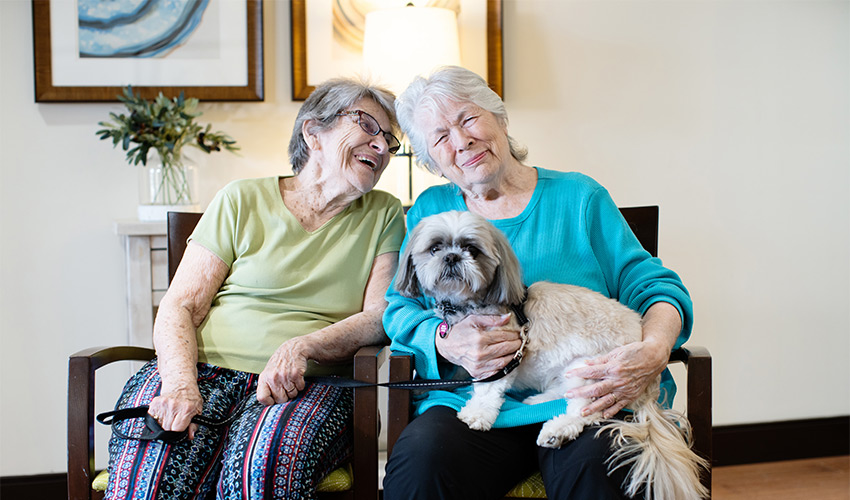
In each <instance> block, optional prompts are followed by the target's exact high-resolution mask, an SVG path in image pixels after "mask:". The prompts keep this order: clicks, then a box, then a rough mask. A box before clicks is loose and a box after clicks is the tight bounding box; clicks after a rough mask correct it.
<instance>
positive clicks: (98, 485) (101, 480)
mask: <svg viewBox="0 0 850 500" xmlns="http://www.w3.org/2000/svg"><path fill="white" fill-rule="evenodd" d="M107 483H109V471H107V470H102V471H100V474H98V475H97V476H96V477H95V478H94V481H92V482H91V489H93V490H94V491H106V485H107Z"/></svg>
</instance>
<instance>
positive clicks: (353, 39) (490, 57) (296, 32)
mask: <svg viewBox="0 0 850 500" xmlns="http://www.w3.org/2000/svg"><path fill="white" fill-rule="evenodd" d="M388 3H390V2H387V1H381V2H378V1H377V0H292V2H291V16H290V19H291V22H292V30H291V35H292V99H293V100H296V101H300V100H304V99H306V98H307V96H309V95H310V93H311V92H313V90H314V89H315V85H316V84H317V83H320V82H322V81H324V80H327V79H328V78H331V77H333V76H339V75H344V74H359V73H360V70H361V67H362V56H361V55H360V54H361V53H360V51H361V50H362V40H363V28H364V18H365V14H366V13H367V12H368V11H369V10H370V9H372V8H376V6H377V5H380V6H387V4H388ZM406 3H408V2H407V1H403V0H399V6H400V7H403V6H404V5H405V4H406ZM416 5H417V6H434V7H443V8H451V9H454V10H455V11H456V12H457V13H458V17H457V20H458V36H459V38H460V48H461V57H462V63H463V65H464V66H465V67H466V68H468V69H470V70H472V71H475V72H476V73H478V74H479V75H481V76H483V77H484V78H485V79H486V80H487V83H488V84H489V85H490V88H492V89H493V90H494V91H495V92H496V93H497V94H499V96H503V94H502V0H420V1H418V2H416ZM398 57H404V54H399V55H398Z"/></svg>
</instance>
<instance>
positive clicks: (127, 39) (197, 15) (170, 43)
mask: <svg viewBox="0 0 850 500" xmlns="http://www.w3.org/2000/svg"><path fill="white" fill-rule="evenodd" d="M77 1H78V7H77V14H78V18H79V51H80V57H157V56H159V57H162V56H164V55H166V54H168V52H170V51H172V50H174V49H175V48H177V47H179V46H180V45H182V44H183V43H184V42H185V41H186V40H187V39H188V38H189V36H190V35H191V34H192V33H193V32H194V31H195V29H196V28H197V27H198V24H200V22H201V18H202V16H203V14H204V10H205V9H206V8H207V4H208V3H209V0H77Z"/></svg>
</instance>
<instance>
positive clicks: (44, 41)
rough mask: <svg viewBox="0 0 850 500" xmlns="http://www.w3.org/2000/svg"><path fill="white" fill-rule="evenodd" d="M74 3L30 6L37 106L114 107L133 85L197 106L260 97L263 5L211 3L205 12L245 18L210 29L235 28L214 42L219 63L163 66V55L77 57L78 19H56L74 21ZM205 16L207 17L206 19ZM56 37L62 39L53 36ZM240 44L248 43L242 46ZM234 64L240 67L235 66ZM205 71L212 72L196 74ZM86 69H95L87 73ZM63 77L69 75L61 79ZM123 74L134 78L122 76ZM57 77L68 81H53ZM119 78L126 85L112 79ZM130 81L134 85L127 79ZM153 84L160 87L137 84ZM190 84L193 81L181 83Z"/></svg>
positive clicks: (250, 0) (247, 0)
mask: <svg viewBox="0 0 850 500" xmlns="http://www.w3.org/2000/svg"><path fill="white" fill-rule="evenodd" d="M69 5H70V6H71V7H68V6H69ZM75 5H76V2H68V1H67V0H32V12H33V59H34V71H35V102H110V101H115V102H117V100H118V99H117V96H118V95H120V94H122V92H123V90H124V88H125V87H126V86H127V85H132V87H133V90H134V91H135V92H136V93H137V94H141V96H142V97H144V98H146V99H153V98H155V97H156V96H157V95H158V94H159V93H160V92H162V93H163V94H165V95H166V96H176V95H178V94H179V93H180V92H184V93H185V94H186V95H187V97H196V98H198V99H200V100H202V101H262V100H263V99H264V82H263V12H262V11H263V8H262V7H263V5H262V0H209V5H210V6H214V8H216V9H221V11H222V12H221V13H219V12H218V11H216V12H215V15H219V16H220V17H223V18H227V19H229V16H227V15H226V14H227V12H230V11H235V12H236V14H237V16H236V17H237V18H240V19H241V18H242V17H243V14H244V18H245V21H246V23H245V25H244V26H243V25H242V23H241V22H239V23H232V24H231V25H230V26H231V27H228V24H227V23H218V24H215V26H216V28H215V29H217V30H219V31H227V30H233V31H234V32H235V33H236V34H237V35H238V36H233V35H232V34H231V33H230V32H229V31H227V32H225V33H218V32H216V33H218V35H219V37H220V38H219V39H218V40H216V41H217V43H218V45H217V52H216V53H217V54H219V56H218V59H215V58H210V57H207V58H205V59H200V58H197V59H192V58H191V57H186V56H183V57H181V58H179V59H178V58H176V57H172V58H171V59H170V60H169V56H168V55H166V56H164V57H158V58H150V57H111V58H110V57H99V58H82V57H79V45H78V42H77V40H76V37H75V31H74V30H75V29H76V26H75V25H74V23H78V22H79V20H78V19H76V18H74V19H70V20H68V21H64V22H60V23H56V22H55V19H56V18H57V16H58V17H59V19H63V20H64V19H66V18H68V17H69V16H70V17H72V18H73V16H74V15H75V14H74V10H71V11H68V9H69V8H71V9H76V7H75ZM51 9H52V10H53V11H54V12H53V14H54V26H51ZM243 9H244V10H243ZM207 15H208V14H207V13H206V12H205V13H204V16H207ZM69 23H70V25H69ZM209 24H212V23H209ZM65 25H69V26H65ZM60 26H62V28H60ZM219 26H224V28H220V27H219ZM63 30H64V32H63ZM57 33H64V35H60V36H57ZM234 39H235V40H238V41H239V42H240V43H239V45H238V46H236V45H227V43H226V41H230V40H234ZM242 42H244V43H245V45H246V46H245V47H244V48H243V47H242V46H241V44H242ZM232 61H238V64H233V63H232ZM154 65H155V66H154ZM165 65H167V66H165ZM205 67H209V68H210V69H209V70H208V71H198V70H197V68H205ZM90 68H96V70H94V71H91V70H90ZM148 68H154V69H153V70H148ZM159 68H165V69H164V70H160V69H159ZM221 68H224V69H225V71H222V69H221ZM234 68H235V69H234ZM242 70H244V72H243V71H242ZM181 72H182V74H181ZM64 74H68V75H70V76H68V77H65V76H61V77H60V75H64ZM218 74H223V75H224V76H222V77H221V78H220V80H233V82H231V81H219V78H218V77H216V75H218ZM124 75H133V76H132V77H126V78H125V76H124ZM63 78H64V79H67V80H69V81H71V83H67V82H65V81H59V80H62V79H63ZM117 78H124V79H126V80H131V81H122V82H121V83H118V82H116V81H112V80H114V79H117ZM136 78H139V80H137V81H132V80H133V79H136ZM156 78H158V79H161V81H157V82H154V83H150V82H147V81H142V80H150V79H156ZM189 80H192V81H191V82H190V83H185V82H186V81H189ZM195 80H197V81H195Z"/></svg>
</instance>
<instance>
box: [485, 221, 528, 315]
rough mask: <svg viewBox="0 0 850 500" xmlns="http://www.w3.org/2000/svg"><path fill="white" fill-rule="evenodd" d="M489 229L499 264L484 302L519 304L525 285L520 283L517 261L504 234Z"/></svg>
mask: <svg viewBox="0 0 850 500" xmlns="http://www.w3.org/2000/svg"><path fill="white" fill-rule="evenodd" d="M491 229H492V233H493V235H492V239H493V243H494V245H495V247H496V252H497V255H498V258H499V259H500V262H499V265H498V266H496V271H495V273H494V276H493V281H492V282H491V283H490V286H489V287H488V288H487V293H486V294H485V297H484V300H485V301H486V302H487V303H488V304H520V303H522V300H523V298H525V285H524V284H523V283H522V272H521V271H520V266H519V260H518V259H517V257H516V254H515V253H514V250H513V248H511V244H510V243H508V239H507V238H506V237H505V235H504V233H502V232H501V231H499V230H498V229H496V228H495V227H492V226H491Z"/></svg>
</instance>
